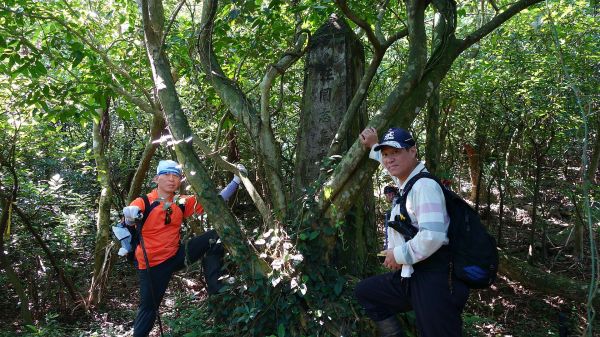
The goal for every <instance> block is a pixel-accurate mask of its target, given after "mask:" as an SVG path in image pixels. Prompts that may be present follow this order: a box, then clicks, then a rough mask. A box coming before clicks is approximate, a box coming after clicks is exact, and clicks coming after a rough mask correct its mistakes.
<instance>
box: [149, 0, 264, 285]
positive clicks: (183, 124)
mask: <svg viewBox="0 0 600 337" xmlns="http://www.w3.org/2000/svg"><path fill="white" fill-rule="evenodd" d="M206 3H207V2H205V4H206ZM139 4H140V11H141V14H142V20H143V27H144V38H145V41H146V49H147V53H148V59H149V61H150V65H151V67H152V77H153V81H154V84H155V86H156V91H157V94H158V98H159V100H160V103H161V105H162V107H163V111H164V114H165V117H166V118H165V119H166V121H167V124H168V126H169V130H170V131H171V135H172V137H173V141H174V142H175V152H176V154H177V159H178V161H179V164H180V165H182V167H183V170H184V172H185V174H186V177H187V179H188V182H189V183H190V185H191V186H192V188H193V189H194V191H195V193H196V195H197V197H198V199H199V201H200V203H201V204H202V205H203V206H204V209H205V211H206V213H207V214H208V217H209V219H210V220H211V222H212V224H213V225H214V227H215V229H216V230H217V232H218V233H219V235H220V236H221V240H222V241H223V243H224V244H225V246H226V247H227V248H228V250H229V251H230V252H231V253H232V254H233V255H234V256H237V257H244V258H245V259H246V260H248V261H249V263H250V264H251V265H252V266H253V267H254V270H255V272H256V273H257V274H259V275H263V276H264V275H266V274H267V273H268V272H269V270H270V267H269V266H268V265H267V264H266V263H265V262H264V261H263V260H261V259H259V258H258V257H257V254H256V252H255V251H254V249H253V248H251V247H250V246H249V245H248V244H247V243H246V239H245V237H244V235H243V233H242V232H241V230H240V227H239V226H238V224H237V221H236V219H235V217H234V216H233V214H232V213H231V211H230V210H229V208H228V207H227V206H226V205H225V202H224V201H223V199H222V198H221V197H219V196H218V194H217V191H216V188H215V186H214V184H213V182H212V181H211V179H210V176H209V174H208V172H207V170H206V168H205V167H204V165H202V163H201V162H200V159H199V158H198V156H197V155H196V153H195V152H194V149H193V147H192V139H193V134H192V131H191V128H190V126H189V123H188V121H187V118H186V117H185V115H184V113H183V110H182V109H181V103H180V101H179V96H178V94H177V91H176V89H175V83H174V82H173V78H172V76H171V66H170V64H169V61H168V58H167V55H166V54H165V52H164V49H163V48H162V45H161V44H160V43H161V41H162V34H163V26H164V11H163V7H162V2H161V1H160V0H140V3H139ZM205 9H206V8H205ZM203 15H208V14H207V13H206V12H205V11H203Z"/></svg>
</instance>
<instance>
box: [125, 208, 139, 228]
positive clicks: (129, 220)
mask: <svg viewBox="0 0 600 337" xmlns="http://www.w3.org/2000/svg"><path fill="white" fill-rule="evenodd" d="M139 216H140V208H139V207H137V206H127V207H123V217H124V218H125V223H126V224H128V225H131V224H133V223H134V222H135V220H136V219H137V218H138V217H139Z"/></svg>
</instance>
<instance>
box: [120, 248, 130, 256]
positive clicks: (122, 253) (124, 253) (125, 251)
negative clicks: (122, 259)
mask: <svg viewBox="0 0 600 337" xmlns="http://www.w3.org/2000/svg"><path fill="white" fill-rule="evenodd" d="M127 253H129V251H128V250H127V249H125V248H123V247H121V248H119V251H118V252H117V254H119V256H125V255H127Z"/></svg>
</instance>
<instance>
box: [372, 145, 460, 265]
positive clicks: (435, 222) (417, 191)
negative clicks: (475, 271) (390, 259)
mask: <svg viewBox="0 0 600 337" xmlns="http://www.w3.org/2000/svg"><path fill="white" fill-rule="evenodd" d="M374 147H375V146H373V148H374ZM369 157H370V158H371V159H374V160H377V161H379V162H380V163H381V162H382V161H381V151H374V150H372V149H371V153H370V154H369ZM422 171H423V172H427V169H426V168H425V165H424V164H423V163H419V164H417V166H416V167H415V168H414V169H413V170H412V172H411V173H410V174H409V176H408V178H407V179H406V181H400V180H399V179H398V178H396V177H394V176H391V175H390V176H391V177H392V179H393V180H394V182H395V183H396V184H397V186H398V188H399V189H400V194H402V189H403V188H404V186H405V185H406V182H407V181H408V180H410V178H412V177H414V176H415V175H417V174H418V173H419V172H422ZM386 172H387V171H386ZM388 174H389V172H388ZM406 210H407V212H408V216H409V217H410V220H411V224H412V225H413V226H414V227H415V228H417V229H418V232H417V235H415V237H414V238H412V239H411V240H409V241H405V240H404V237H403V236H402V234H400V233H398V232H397V231H396V230H394V229H393V228H391V227H389V228H388V240H389V241H388V249H393V250H394V258H395V259H396V262H397V263H398V264H402V276H403V277H410V275H411V274H412V273H413V271H414V270H413V268H412V265H413V264H415V263H418V262H420V261H423V260H425V259H426V258H428V257H429V256H431V255H432V254H433V253H435V252H436V251H437V250H438V249H440V247H442V245H445V244H448V236H447V232H448V226H449V224H450V217H449V216H448V212H447V210H446V200H445V198H444V192H443V191H442V188H441V187H440V186H439V185H438V183H437V182H436V181H435V180H432V179H428V178H422V179H419V180H417V181H416V182H415V184H414V185H413V187H412V189H411V190H410V191H409V192H408V195H407V198H406ZM397 214H400V205H397V204H395V205H394V207H393V208H392V212H391V216H390V219H394V217H395V216H396V215H397Z"/></svg>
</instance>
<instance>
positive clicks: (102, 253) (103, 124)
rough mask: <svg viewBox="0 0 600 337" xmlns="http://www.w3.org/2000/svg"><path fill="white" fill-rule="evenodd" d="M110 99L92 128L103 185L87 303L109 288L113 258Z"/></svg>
mask: <svg viewBox="0 0 600 337" xmlns="http://www.w3.org/2000/svg"><path fill="white" fill-rule="evenodd" d="M109 108H110V98H109V99H107V100H106V106H105V107H104V108H102V109H99V110H98V121H94V127H93V134H92V138H93V151H94V158H95V160H96V171H97V175H98V176H97V179H98V182H99V185H100V189H101V192H100V199H99V200H98V212H97V213H96V240H95V243H96V245H95V247H94V269H93V272H92V280H91V284H90V289H89V292H88V304H97V303H99V302H100V300H101V298H102V293H103V292H104V289H105V288H106V283H105V282H104V281H105V280H106V276H107V274H108V273H110V267H111V266H110V264H108V265H107V264H106V261H110V259H109V258H108V255H107V254H109V253H110V252H109V251H107V250H106V247H107V246H108V244H109V242H110V227H111V219H110V208H111V205H112V196H113V189H112V186H111V184H110V165H109V163H108V159H107V157H106V152H107V148H108V140H109V138H110V116H109Z"/></svg>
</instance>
